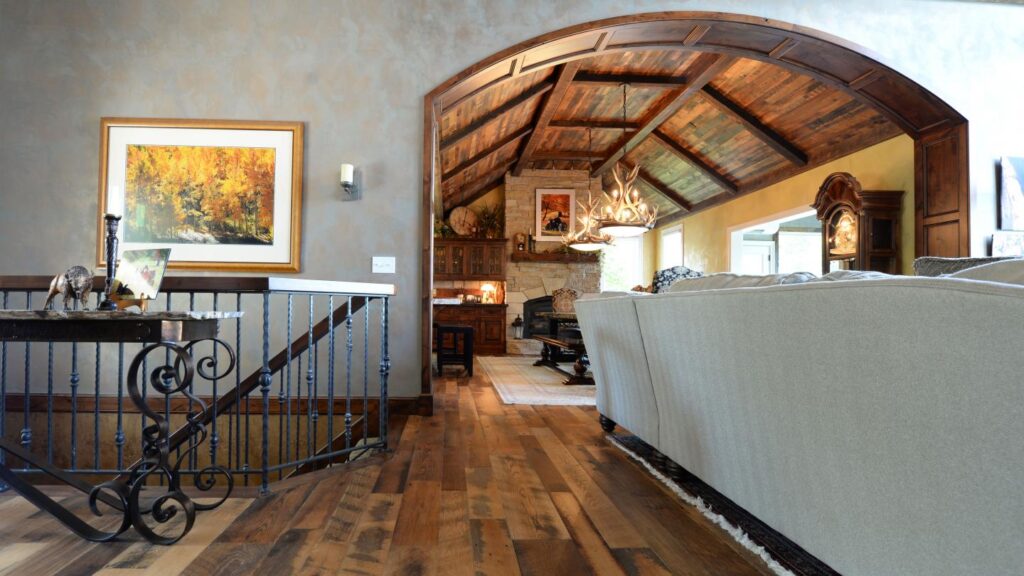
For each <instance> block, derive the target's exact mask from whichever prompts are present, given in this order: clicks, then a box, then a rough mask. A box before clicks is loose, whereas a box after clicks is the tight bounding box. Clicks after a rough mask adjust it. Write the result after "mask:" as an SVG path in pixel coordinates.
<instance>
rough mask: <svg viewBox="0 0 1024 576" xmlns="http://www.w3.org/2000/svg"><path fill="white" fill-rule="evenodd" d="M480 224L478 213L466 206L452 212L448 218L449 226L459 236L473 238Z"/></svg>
mask: <svg viewBox="0 0 1024 576" xmlns="http://www.w3.org/2000/svg"><path fill="white" fill-rule="evenodd" d="M478 223H479V218H477V216H476V212H473V211H472V210H470V209H469V208H466V207H465V206H459V207H458V208H456V209H454V210H452V213H451V215H450V216H448V224H449V225H450V226H451V227H452V230H454V231H455V233H456V234H458V235H459V236H471V235H472V234H473V230H474V229H475V228H476V226H477V224H478Z"/></svg>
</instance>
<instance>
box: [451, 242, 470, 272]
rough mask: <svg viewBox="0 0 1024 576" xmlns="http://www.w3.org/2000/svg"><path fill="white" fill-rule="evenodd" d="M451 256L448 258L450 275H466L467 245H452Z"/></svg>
mask: <svg viewBox="0 0 1024 576" xmlns="http://www.w3.org/2000/svg"><path fill="white" fill-rule="evenodd" d="M449 250H450V251H451V256H450V257H449V260H448V275H449V276H465V275H466V269H465V267H466V247H465V246H451V247H450V248H449Z"/></svg>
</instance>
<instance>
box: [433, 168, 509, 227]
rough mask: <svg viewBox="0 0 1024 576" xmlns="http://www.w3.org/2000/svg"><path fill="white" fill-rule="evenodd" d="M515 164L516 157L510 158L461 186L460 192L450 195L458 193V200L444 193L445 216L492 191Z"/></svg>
mask: <svg viewBox="0 0 1024 576" xmlns="http://www.w3.org/2000/svg"><path fill="white" fill-rule="evenodd" d="M513 164H515V159H514V158H513V159H511V160H508V161H507V162H503V163H501V164H500V165H498V166H496V167H494V168H492V169H491V170H489V171H487V173H485V174H484V175H483V176H480V177H479V178H476V179H474V180H473V181H471V182H470V183H469V184H466V185H465V186H463V187H462V188H460V189H459V191H458V192H454V193H452V194H451V195H450V198H454V197H455V196H456V194H457V195H458V200H457V201H454V200H449V199H446V198H445V196H444V195H443V194H442V195H441V204H442V211H443V212H444V215H445V217H447V216H448V213H449V212H451V211H452V210H453V209H455V208H456V207H457V206H464V205H466V204H470V203H472V202H474V201H475V200H477V199H479V198H481V197H483V196H484V195H485V194H487V193H488V192H490V191H491V190H492V189H493V188H494V186H497V185H498V184H500V183H501V181H503V180H504V179H505V172H508V169H509V168H511V167H512V165H513Z"/></svg>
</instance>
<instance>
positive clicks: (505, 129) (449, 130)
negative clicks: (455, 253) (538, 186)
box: [437, 42, 904, 222]
mask: <svg viewBox="0 0 1024 576" xmlns="http://www.w3.org/2000/svg"><path fill="white" fill-rule="evenodd" d="M783 44H785V43H784V42H783ZM785 49H786V46H785V45H782V46H779V47H777V48H776V51H781V50H785ZM777 55H778V56H780V55H781V54H777ZM765 60H766V59H764V58H757V59H755V58H748V57H743V56H740V55H737V54H730V53H722V52H710V51H700V50H680V49H678V48H677V47H674V48H672V49H658V48H657V47H654V48H641V49H636V50H629V49H626V50H616V51H614V52H611V53H608V54H601V53H600V52H595V53H594V55H593V56H590V57H584V58H576V59H572V60H569V61H566V62H564V63H561V64H557V65H553V66H549V67H546V68H542V69H539V70H537V71H534V72H529V73H520V74H518V75H515V76H514V77H512V78H509V79H508V80H507V81H503V82H500V83H498V82H495V83H493V84H491V85H490V86H485V87H483V88H481V89H478V90H476V91H475V92H470V93H467V94H465V95H462V96H461V97H459V98H457V99H454V100H452V101H449V102H447V103H446V105H445V107H444V108H442V109H440V110H439V112H440V114H439V116H438V118H439V121H438V130H437V132H438V138H439V141H438V143H437V144H438V150H439V151H440V170H439V171H438V174H439V175H440V178H441V192H442V202H443V205H444V210H445V212H446V213H447V212H448V211H450V210H451V209H452V208H454V207H456V206H460V205H465V204H468V203H470V202H472V201H473V200H475V199H477V198H479V197H481V196H482V195H483V194H485V193H487V192H488V191H490V190H491V189H493V188H494V187H495V186H496V185H498V184H499V183H500V182H501V181H502V179H503V178H504V175H505V173H506V172H508V171H511V172H512V173H513V174H515V175H518V174H520V173H521V172H522V170H524V169H530V168H540V169H563V170H564V169H577V170H579V169H588V170H591V171H592V173H593V175H594V176H597V177H601V178H603V179H604V183H605V186H606V189H608V187H610V185H611V183H612V182H611V169H612V168H613V167H614V166H615V165H616V163H622V164H624V165H625V166H627V167H632V166H636V165H639V166H640V167H641V170H640V187H641V191H642V192H643V193H645V194H646V196H647V197H648V198H649V199H650V201H652V203H654V204H656V205H657V206H658V208H659V214H660V215H661V218H660V221H661V222H666V221H671V220H675V219H678V218H680V217H682V216H684V215H686V214H689V213H693V212H696V211H699V210H702V209H705V208H707V207H710V206H713V205H716V204H719V203H721V202H724V201H727V200H729V199H731V198H734V197H736V196H737V195H740V194H744V193H748V192H751V191H753V190H757V189H759V188H763V187H765V186H767V185H769V184H772V183H775V182H778V181H780V180H783V179H786V178H789V177H791V176H793V175H795V174H798V173H800V172H802V171H805V170H808V169H810V168H812V167H814V166H817V165H820V164H823V163H825V162H828V161H830V160H833V159H835V158H838V157H841V156H845V155H847V154H850V153H853V152H856V151H858V150H861V149H864V148H866V147H869V146H871V145H873V144H876V143H878V142H881V141H883V140H887V139H889V138H892V137H894V136H896V135H898V134H901V133H903V132H904V130H903V129H901V126H899V125H897V124H896V123H894V121H893V120H892V115H891V114H886V113H885V111H884V110H882V109H880V108H879V107H878V106H872V105H871V103H870V102H867V101H865V99H864V98H858V97H857V96H856V94H851V93H850V90H848V89H843V87H841V86H836V85H834V83H831V82H824V81H822V80H821V79H819V78H816V77H815V76H814V75H812V74H805V73H801V72H800V71H797V70H793V69H792V67H786V66H782V65H779V64H776V63H773V62H771V61H765ZM623 86H626V90H625V91H626V115H625V116H626V117H625V120H623V117H622V105H623Z"/></svg>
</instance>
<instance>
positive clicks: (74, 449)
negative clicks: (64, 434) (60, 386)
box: [0, 342, 81, 470]
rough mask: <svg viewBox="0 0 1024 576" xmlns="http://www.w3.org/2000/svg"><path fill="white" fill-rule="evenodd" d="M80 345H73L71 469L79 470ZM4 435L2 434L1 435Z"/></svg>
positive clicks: (74, 343) (75, 343)
mask: <svg viewBox="0 0 1024 576" xmlns="http://www.w3.org/2000/svg"><path fill="white" fill-rule="evenodd" d="M80 380H81V378H80V377H79V375H78V343H77V342H72V343H71V381H70V383H71V469H72V470H75V469H77V468H78V382H79V381H80ZM0 435H2V434H0Z"/></svg>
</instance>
